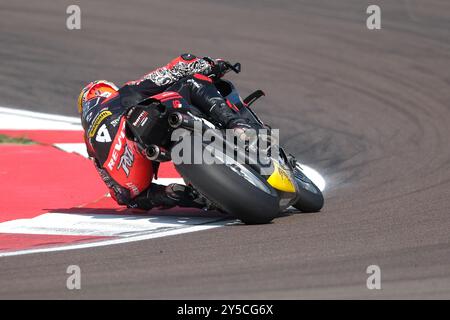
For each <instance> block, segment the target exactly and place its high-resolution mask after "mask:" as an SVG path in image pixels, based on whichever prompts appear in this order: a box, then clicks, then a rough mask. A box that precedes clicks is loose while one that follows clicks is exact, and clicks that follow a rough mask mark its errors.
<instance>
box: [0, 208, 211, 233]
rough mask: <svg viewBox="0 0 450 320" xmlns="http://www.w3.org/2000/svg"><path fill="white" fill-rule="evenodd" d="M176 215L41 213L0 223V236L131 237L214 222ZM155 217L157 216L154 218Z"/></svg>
mask: <svg viewBox="0 0 450 320" xmlns="http://www.w3.org/2000/svg"><path fill="white" fill-rule="evenodd" d="M179 211H180V215H177V216H170V215H167V216H164V213H162V212H158V210H154V211H152V215H145V214H142V215H124V214H76V213H55V212H51V213H45V214H42V215H40V216H37V217H34V218H31V219H18V220H11V221H6V222H2V223H0V233H12V234H40V235H61V236H93V237H133V236H138V235H143V234H150V233H160V232H161V231H164V232H166V231H170V230H178V229H184V228H187V227H192V226H197V225H204V224H207V223H213V222H217V220H218V218H217V217H214V216H209V217H208V216H207V215H205V216H195V217H189V216H183V214H185V215H186V214H188V213H189V212H199V213H198V214H200V215H201V214H202V213H201V211H200V210H192V209H187V210H180V209H179ZM158 214H161V215H160V216H158Z"/></svg>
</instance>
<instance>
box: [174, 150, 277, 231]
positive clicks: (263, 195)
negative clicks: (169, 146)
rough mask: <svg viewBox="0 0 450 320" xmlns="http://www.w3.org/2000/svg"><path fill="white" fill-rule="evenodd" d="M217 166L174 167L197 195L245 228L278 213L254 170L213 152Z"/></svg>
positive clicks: (273, 195) (273, 193)
mask: <svg viewBox="0 0 450 320" xmlns="http://www.w3.org/2000/svg"><path fill="white" fill-rule="evenodd" d="M214 154H215V155H214V157H216V158H217V159H225V158H227V160H226V161H225V162H223V161H219V160H218V161H217V162H216V163H217V164H175V167H176V169H177V170H178V172H179V173H180V174H181V175H182V176H183V178H185V179H186V180H188V181H189V182H190V183H192V185H193V186H194V187H195V189H197V190H198V191H199V192H200V193H202V194H203V195H204V196H205V197H207V198H208V199H209V200H210V201H212V202H213V203H215V204H217V205H218V206H220V207H221V208H222V209H223V210H224V211H226V212H227V213H229V214H232V215H234V216H236V217H237V218H239V219H240V220H241V221H242V222H244V223H246V224H261V223H269V222H270V221H272V220H273V219H274V218H275V217H277V216H278V214H279V211H280V206H279V198H278V195H277V193H276V191H275V190H274V189H273V188H272V187H271V186H270V185H269V184H268V183H267V181H266V180H265V179H264V177H262V176H260V175H259V174H258V173H257V172H256V171H255V170H254V169H252V168H251V167H249V166H248V165H245V164H240V163H238V162H236V161H234V160H233V159H231V158H229V157H227V156H226V155H224V154H222V153H221V152H220V151H217V150H214Z"/></svg>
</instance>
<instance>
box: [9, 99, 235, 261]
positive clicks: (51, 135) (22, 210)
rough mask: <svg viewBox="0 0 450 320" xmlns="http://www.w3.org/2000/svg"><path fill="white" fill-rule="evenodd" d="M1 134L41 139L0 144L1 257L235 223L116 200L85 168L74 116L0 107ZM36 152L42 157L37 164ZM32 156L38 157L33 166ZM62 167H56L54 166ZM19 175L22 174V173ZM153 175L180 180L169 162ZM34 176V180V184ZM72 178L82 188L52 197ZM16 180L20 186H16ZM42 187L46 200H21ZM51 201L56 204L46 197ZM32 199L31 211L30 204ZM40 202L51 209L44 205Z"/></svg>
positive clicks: (168, 180) (194, 211)
mask: <svg viewBox="0 0 450 320" xmlns="http://www.w3.org/2000/svg"><path fill="white" fill-rule="evenodd" d="M0 134H6V135H10V136H16V137H19V136H25V137H28V138H30V139H31V140H34V141H37V142H38V143H41V145H33V146H23V145H16V146H8V145H6V146H5V145H0V152H2V151H3V154H6V156H5V157H2V158H0V167H1V168H2V169H1V170H0V179H2V180H3V181H7V182H8V185H9V186H8V187H6V186H5V185H3V189H4V190H3V189H1V188H0V192H2V193H4V194H3V195H4V196H5V199H4V200H2V204H0V257H6V256H14V255H23V254H31V253H40V252H53V251H63V250H73V249H82V248H90V247H98V246H106V245H112V244H119V243H127V242H133V241H141V240H146V239H153V238H158V237H165V236H171V235H177V234H184V233H188V232H195V231H201V230H207V229H212V228H217V227H222V226H225V225H227V224H230V223H234V222H235V220H227V219H225V218H224V217H223V215H220V214H214V213H209V212H208V213H205V212H203V211H201V210H197V209H182V208H174V209H171V210H151V211H149V212H139V213H133V211H130V210H126V209H124V208H122V207H120V206H117V205H116V204H115V203H114V201H113V200H112V199H110V198H109V197H108V195H106V194H105V191H106V189H105V191H103V189H102V188H104V187H102V186H100V185H99V184H101V180H100V178H99V177H98V175H97V174H96V172H95V171H91V173H89V174H86V171H87V170H90V166H92V164H91V163H90V162H89V161H88V160H86V159H83V158H82V157H79V156H78V155H81V156H83V157H87V153H86V148H85V145H84V143H83V141H82V128H81V124H80V120H79V119H78V118H73V117H65V116H58V115H50V114H45V113H38V112H32V111H25V110H17V109H10V108H2V107H0ZM54 147H56V148H58V149H60V150H62V151H64V154H67V153H72V154H73V153H75V154H78V155H76V156H75V155H73V156H71V155H69V154H67V156H64V154H63V153H62V152H61V151H56V149H55V148H54ZM66 152H67V153H66ZM58 157H61V158H62V159H61V163H62V164H61V163H60V162H56V163H55V164H54V167H51V166H50V165H48V166H47V167H45V164H47V163H48V161H59V160H58V159H55V158H58ZM41 158H43V161H41V162H42V163H44V164H40V163H41V162H40V159H41ZM81 159H83V160H81ZM33 161H36V162H37V165H36V168H35V167H34V163H33ZM88 166H89V168H88ZM55 167H56V169H55ZM60 167H62V169H58V168H60ZM66 167H67V168H66ZM74 167H75V168H77V170H81V171H80V173H74V175H73V176H74V177H75V178H74V177H73V176H70V177H69V178H64V177H61V181H58V180H55V179H57V178H58V177H51V176H52V174H53V175H54V174H55V172H53V171H54V170H56V171H57V170H61V173H64V172H66V171H67V170H72V169H73V168H74ZM27 170H28V171H27ZM30 170H31V171H30ZM35 170H36V171H35ZM21 174H24V176H25V177H24V178H23V179H22V180H21V179H20V176H21ZM159 174H160V176H161V177H162V178H159V179H158V180H156V181H155V182H156V183H159V184H169V183H172V182H178V183H182V181H183V180H182V179H181V178H180V177H179V176H177V174H176V172H174V170H173V168H170V167H168V166H162V167H161V170H160V173H159ZM39 175H41V176H42V177H38V176H39ZM47 175H48V176H49V179H48V180H52V179H53V180H52V181H47ZM79 175H83V178H84V179H87V180H86V181H87V184H91V185H86V186H85V188H83V184H81V183H82V181H78V180H80V179H77V178H78V177H79ZM18 176H19V178H17V179H16V177H18ZM33 179H36V180H38V181H36V183H35V184H33V182H32V181H31V180H33ZM39 179H40V180H39ZM41 180H42V181H43V182H42V181H41ZM68 180H69V181H68ZM45 183H48V186H46V185H45ZM72 183H78V184H80V185H79V186H78V187H76V188H78V189H79V190H80V193H81V194H82V195H81V196H80V199H74V200H70V201H69V199H67V201H66V200H65V199H62V200H61V201H59V202H58V201H56V200H58V199H54V198H55V197H61V198H62V197H67V198H71V197H72V196H73V193H74V192H68V193H67V194H65V193H64V189H70V188H71V187H72V185H71V184H72ZM29 184H31V186H33V188H32V190H25V189H26V188H27V187H26V186H28V185H29ZM22 185H24V186H23V189H24V190H21V188H22ZM92 185H95V186H92ZM55 187H56V188H55ZM90 187H91V188H92V190H94V191H93V192H92V193H93V195H92V196H90V194H89V190H88V191H86V190H83V189H88V188H90ZM29 188H30V187H29ZM46 188H49V191H48V192H49V193H54V194H55V195H54V196H52V195H48V199H43V200H39V199H34V198H32V197H31V198H28V199H27V200H26V201H22V200H23V196H24V195H26V194H30V193H31V194H32V193H33V192H34V191H36V193H39V192H41V194H42V193H44V195H43V197H44V198H45V189H46ZM52 188H53V189H52ZM50 189H51V190H50ZM55 189H56V191H55ZM78 189H77V190H78ZM81 190H83V191H81ZM8 192H9V193H10V196H9V197H8V194H7V193H8ZM75 192H76V191H75ZM5 193H6V194H5ZM36 198H38V196H36ZM39 198H42V196H39ZM53 200H55V202H57V203H55V204H51V203H49V202H51V201H53ZM77 201H78V202H77ZM23 202H26V203H23ZM33 202H35V207H36V211H33V210H34V207H33V205H34V204H33ZM47 204H48V205H47ZM42 207H48V208H53V207H56V209H51V210H48V212H45V209H44V208H42ZM58 208H59V209H61V208H62V209H61V210H58ZM58 211H63V212H58Z"/></svg>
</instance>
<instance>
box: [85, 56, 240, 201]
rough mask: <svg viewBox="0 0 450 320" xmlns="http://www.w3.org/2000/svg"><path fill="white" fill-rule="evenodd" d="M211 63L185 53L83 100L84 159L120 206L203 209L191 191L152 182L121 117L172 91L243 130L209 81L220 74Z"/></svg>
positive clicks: (225, 123) (149, 168)
mask: <svg viewBox="0 0 450 320" xmlns="http://www.w3.org/2000/svg"><path fill="white" fill-rule="evenodd" d="M211 61H212V60H210V59H208V60H207V59H201V58H197V57H195V56H194V55H192V54H183V55H181V56H179V57H177V58H176V59H174V60H172V61H171V62H170V63H168V64H167V65H165V66H163V67H160V68H158V69H156V70H154V71H151V72H150V73H148V74H146V75H145V76H144V77H142V78H141V79H139V80H136V81H130V82H128V83H126V84H125V85H124V86H123V87H121V88H120V89H119V91H118V92H117V93H116V94H113V95H111V96H109V97H98V98H95V99H92V100H90V101H87V103H88V105H87V106H85V107H84V108H83V115H82V125H83V128H84V130H85V142H86V146H87V150H88V154H89V156H90V157H91V158H92V159H93V161H94V163H95V166H96V168H97V171H98V172H99V174H100V176H101V178H102V179H103V181H104V182H105V183H106V185H107V186H108V188H109V189H110V193H111V196H112V197H113V198H114V199H115V200H116V201H117V202H118V203H119V204H121V205H127V206H128V207H129V208H141V209H146V210H148V209H151V208H152V207H157V206H164V207H171V206H174V205H179V206H198V207H201V206H203V204H202V203H199V202H196V199H195V198H196V196H195V194H194V192H193V190H192V189H191V188H187V187H184V186H180V185H171V186H169V187H165V186H161V185H157V184H154V183H152V178H153V175H154V172H153V168H154V167H153V165H152V162H151V161H150V160H148V159H147V158H146V157H145V155H144V154H143V152H142V150H141V149H142V148H139V147H138V145H137V143H136V142H135V141H133V140H130V139H128V138H127V135H126V121H125V120H126V116H125V114H126V113H127V111H128V110H129V108H130V107H133V106H134V105H136V103H138V102H140V101H141V100H143V99H144V98H146V97H149V96H154V95H156V94H159V93H162V92H164V91H176V92H178V93H179V94H180V95H181V96H182V97H183V98H184V99H186V100H187V101H188V102H189V103H190V104H193V105H195V106H196V107H198V108H200V109H201V110H202V111H203V112H205V113H206V114H209V115H211V116H212V117H213V118H214V119H216V120H217V121H218V122H219V123H221V124H222V125H223V126H224V127H228V128H229V127H233V126H239V125H245V124H242V122H243V121H242V119H240V118H239V117H238V115H237V113H235V111H233V108H232V107H233V106H232V105H230V103H229V102H228V101H226V100H224V99H223V97H222V96H221V95H220V94H219V93H218V91H217V89H216V88H215V86H214V85H213V84H212V83H211V82H212V81H211V79H210V78H208V76H216V77H220V76H221V75H223V73H222V74H221V72H222V71H223V70H221V69H220V67H218V64H215V63H213V62H211ZM162 95H164V94H162Z"/></svg>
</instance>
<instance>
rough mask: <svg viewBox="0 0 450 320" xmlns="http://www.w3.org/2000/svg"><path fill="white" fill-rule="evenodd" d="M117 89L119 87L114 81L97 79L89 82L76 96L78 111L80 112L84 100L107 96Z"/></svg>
mask: <svg viewBox="0 0 450 320" xmlns="http://www.w3.org/2000/svg"><path fill="white" fill-rule="evenodd" d="M118 90H119V88H118V87H117V86H116V85H115V84H114V83H112V82H110V81H106V80H97V81H93V82H91V83H89V84H88V85H86V86H85V87H84V88H83V89H81V92H80V95H79V96H78V113H79V114H81V113H82V112H83V105H84V104H85V102H87V101H89V100H91V99H93V98H98V97H105V98H108V97H109V96H111V95H112V94H114V93H116V92H117V91H118Z"/></svg>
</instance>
